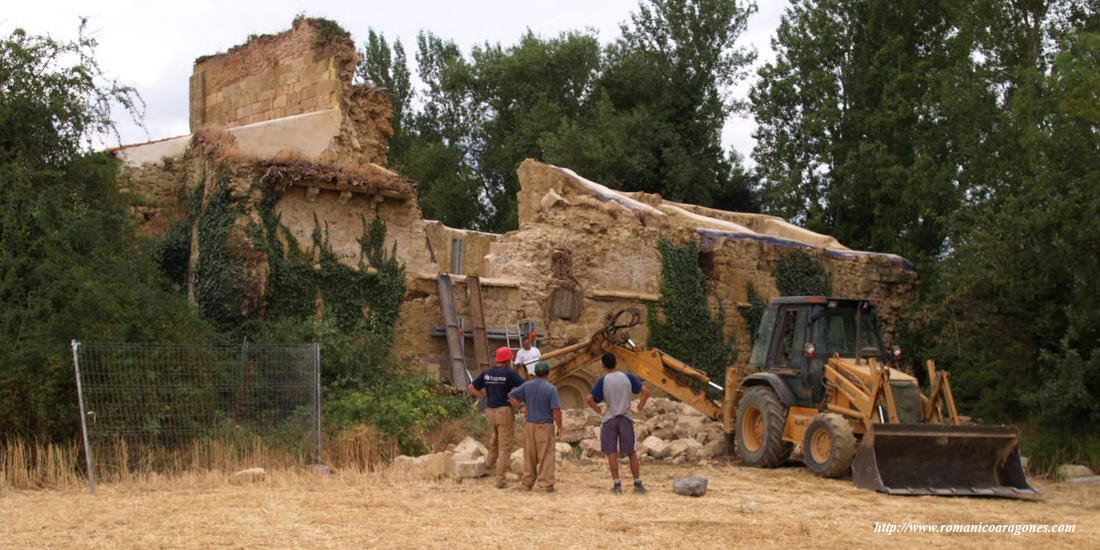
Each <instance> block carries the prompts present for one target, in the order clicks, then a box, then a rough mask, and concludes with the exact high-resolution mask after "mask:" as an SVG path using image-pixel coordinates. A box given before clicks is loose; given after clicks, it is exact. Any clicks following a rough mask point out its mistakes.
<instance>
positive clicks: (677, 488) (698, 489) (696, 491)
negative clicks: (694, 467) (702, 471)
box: [672, 476, 707, 497]
mask: <svg viewBox="0 0 1100 550" xmlns="http://www.w3.org/2000/svg"><path fill="white" fill-rule="evenodd" d="M672 492H674V493H676V494H678V495H684V496H688V497H701V496H703V495H705V494H707V478H705V477H702V476H695V477H689V478H687V479H677V480H674V481H673V482H672Z"/></svg>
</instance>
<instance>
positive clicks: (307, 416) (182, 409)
mask: <svg viewBox="0 0 1100 550" xmlns="http://www.w3.org/2000/svg"><path fill="white" fill-rule="evenodd" d="M72 345H73V363H74V365H75V367H76V376H77V388H78V394H79V400H80V409H81V415H82V426H83V428H84V440H85V447H86V450H87V452H86V453H85V454H86V457H87V468H88V473H89V481H90V483H91V484H92V486H93V489H94V480H95V479H96V478H100V479H102V478H105V477H106V478H110V477H112V476H117V475H125V474H126V473H128V472H132V471H143V472H149V471H164V470H173V469H178V470H183V469H189V468H217V467H235V466H236V465H237V464H239V463H240V462H241V461H242V460H252V461H254V460H256V457H257V455H260V456H264V457H267V458H271V459H273V458H274V457H276V456H278V457H279V458H280V459H281V460H282V461H286V460H295V461H310V460H316V459H317V458H318V457H320V453H321V434H320V422H321V416H320V415H321V412H320V347H319V344H310V345H298V346H273V345H255V344H248V343H247V342H245V343H243V344H241V345H232V346H200V345H173V344H127V343H111V342H77V341H74V342H73V344H72Z"/></svg>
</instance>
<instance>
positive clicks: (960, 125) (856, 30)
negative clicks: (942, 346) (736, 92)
mask: <svg viewBox="0 0 1100 550" xmlns="http://www.w3.org/2000/svg"><path fill="white" fill-rule="evenodd" d="M956 8H957V7H956V6H954V5H953V4H952V3H949V2H919V3H914V2H890V1H886V0H857V1H852V2H847V1H840V0H801V1H796V2H794V3H793V4H792V6H791V7H790V8H789V9H788V11H787V13H786V14H785V15H784V16H783V19H782V22H781V23H780V26H779V29H778V31H777V35H776V37H775V39H774V40H773V45H774V47H775V49H776V52H777V56H776V60H775V61H774V62H772V63H769V64H767V65H765V66H764V67H763V68H762V69H761V70H760V72H759V75H760V80H759V82H758V83H757V84H756V85H755V86H754V88H753V90H752V93H751V101H752V106H753V113H754V114H755V115H756V120H757V122H758V123H759V125H760V126H759V128H758V130H757V132H756V134H755V136H756V138H757V140H758V142H757V147H756V149H755V151H754V153H753V157H754V158H755V160H756V161H757V163H758V170H759V171H760V173H761V176H762V178H763V185H762V187H763V188H762V194H763V197H764V202H765V203H766V204H768V206H769V210H771V211H773V212H774V213H776V214H778V215H781V216H784V217H786V218H788V219H791V220H793V221H796V222H798V223H802V224H805V225H806V226H808V227H809V228H811V229H814V230H817V231H821V232H824V233H828V234H831V235H835V236H836V237H838V239H839V240H840V241H841V242H844V243H845V244H847V245H849V246H854V247H856V248H861V249H869V250H876V251H883V252H893V253H898V254H901V255H904V256H906V257H908V258H910V259H911V260H913V261H914V262H916V263H917V264H918V266H921V267H927V266H929V265H930V264H931V263H932V262H934V260H935V259H936V258H938V257H939V256H940V255H941V254H942V253H943V252H945V250H946V242H947V236H948V224H949V222H950V219H951V218H950V217H951V215H952V214H953V213H954V212H956V211H957V210H958V208H959V207H960V206H961V204H962V201H963V200H964V198H965V197H966V196H967V193H968V188H969V185H970V182H971V177H970V175H969V173H968V171H969V170H971V169H972V166H971V165H972V164H973V163H978V164H981V163H983V162H985V159H986V158H987V157H986V154H987V153H988V150H986V149H984V148H983V147H982V146H981V144H982V143H983V140H984V139H985V138H986V137H988V136H989V135H990V134H992V133H994V130H995V129H996V125H995V122H996V118H995V117H994V114H995V112H996V108H995V107H996V105H995V101H994V100H993V96H992V93H993V92H992V90H990V89H989V88H988V86H986V81H985V80H983V79H981V78H980V76H981V75H980V74H979V67H977V66H976V62H975V60H974V59H973V57H972V53H973V52H974V51H975V40H976V38H975V37H974V33H973V32H969V31H968V30H967V28H966V27H965V26H961V25H960V24H959V18H960V17H961V15H960V12H957V11H956Z"/></svg>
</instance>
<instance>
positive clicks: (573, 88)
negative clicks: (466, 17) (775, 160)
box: [379, 0, 757, 231]
mask: <svg viewBox="0 0 1100 550" xmlns="http://www.w3.org/2000/svg"><path fill="white" fill-rule="evenodd" d="M754 11H755V4H751V3H750V4H747V5H742V4H739V3H738V2H736V1H735V0H653V1H649V0H647V1H645V2H643V3H642V4H641V5H640V6H639V10H638V12H637V13H636V14H634V16H633V18H632V20H631V23H630V24H628V25H624V26H623V28H622V30H623V37H622V38H621V39H620V40H618V41H617V42H616V43H614V44H612V45H609V46H607V47H601V46H600V44H599V43H598V42H597V40H596V37H595V36H594V35H593V34H592V33H591V32H570V33H563V34H561V35H560V36H558V37H555V38H548V39H547V38H541V37H538V36H536V35H534V34H533V33H531V32H527V33H525V34H524V35H522V36H521V37H520V39H519V41H518V42H517V43H516V44H514V45H511V46H502V45H500V44H483V45H480V46H477V47H474V48H473V49H472V51H471V52H470V55H469V56H468V57H467V56H465V55H463V54H462V52H461V51H460V50H459V49H458V47H457V46H456V45H455V44H454V43H453V42H450V41H447V40H444V39H441V38H439V37H437V36H435V35H432V34H430V33H422V34H421V35H420V37H419V38H418V40H417V45H418V50H417V56H416V57H417V64H418V74H419V76H420V80H421V81H422V82H423V83H424V90H423V93H422V94H420V96H419V97H421V98H422V99H423V101H422V103H421V104H420V107H419V109H418V110H417V112H416V113H415V114H414V115H412V116H411V118H410V123H409V124H408V125H407V126H405V128H406V130H405V132H406V134H408V135H407V136H406V138H403V139H407V140H408V143H409V146H408V148H407V149H405V150H404V152H403V153H402V154H401V155H399V156H398V157H397V158H396V159H395V164H396V165H397V166H398V168H399V169H400V170H401V171H402V173H403V174H405V175H408V176H409V177H411V178H413V179H415V180H417V181H419V182H420V183H421V187H420V200H421V205H422V207H423V209H424V213H425V215H426V216H429V217H433V218H436V219H440V220H441V221H443V222H445V223H447V224H448V225H454V226H458V227H467V228H475V229H484V230H490V231H506V230H509V229H513V228H515V227H516V226H517V224H518V219H517V209H516V203H515V196H516V192H517V191H518V189H519V182H518V180H517V177H516V173H515V171H516V167H517V166H518V165H519V163H520V162H522V161H523V159H524V158H528V157H531V158H537V159H541V160H545V161H547V162H551V163H555V164H559V165H562V166H567V167H569V168H573V169H575V170H576V171H578V172H579V173H581V174H583V175H584V176H586V177H589V178H592V179H594V180H597V181H600V182H602V183H605V184H607V185H610V186H611V187H615V188H619V189H623V190H627V191H649V192H655V193H661V194H663V195H665V196H667V197H668V198H671V199H674V200H681V201H689V202H695V203H700V204H704V205H714V206H720V207H723V208H731V209H739V210H755V209H756V208H757V204H756V201H755V200H754V193H753V188H754V186H755V184H756V178H755V176H754V174H753V173H751V172H749V171H748V170H746V169H745V168H744V166H743V165H742V163H741V159H740V157H739V156H737V155H736V154H735V153H734V152H732V151H730V152H728V153H727V152H726V151H724V150H723V149H722V146H721V130H722V127H723V125H724V123H725V120H726V118H727V117H728V116H729V115H730V114H731V113H732V112H734V110H735V109H737V108H739V107H740V104H739V103H738V102H736V101H734V100H733V99H732V98H730V97H729V95H728V90H729V87H730V85H731V84H733V83H735V82H737V81H738V80H739V79H740V78H742V77H743V76H744V71H745V68H746V67H747V66H748V64H749V63H751V62H752V60H753V57H754V54H753V53H751V52H749V51H748V50H745V49H743V48H738V47H736V46H735V42H736V40H737V39H738V37H740V35H741V34H742V33H743V32H744V29H745V25H746V22H747V20H748V17H749V15H751V14H752V13H753V12H754ZM379 58H380V59H384V58H385V56H384V55H382V56H380V57H379Z"/></svg>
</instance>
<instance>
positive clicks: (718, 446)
mask: <svg viewBox="0 0 1100 550" xmlns="http://www.w3.org/2000/svg"><path fill="white" fill-rule="evenodd" d="M725 452H726V441H725V438H724V437H723V438H721V439H712V440H710V441H708V442H707V444H706V445H703V446H702V447H700V448H699V449H698V450H696V451H695V456H697V457H699V458H714V457H716V456H722V455H723V454H724V453H725Z"/></svg>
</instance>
